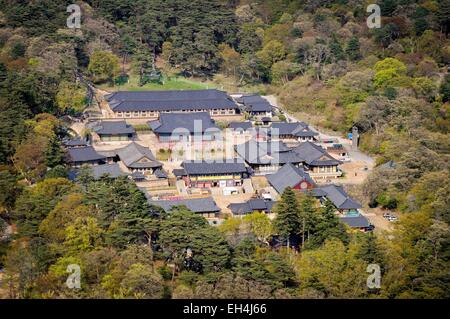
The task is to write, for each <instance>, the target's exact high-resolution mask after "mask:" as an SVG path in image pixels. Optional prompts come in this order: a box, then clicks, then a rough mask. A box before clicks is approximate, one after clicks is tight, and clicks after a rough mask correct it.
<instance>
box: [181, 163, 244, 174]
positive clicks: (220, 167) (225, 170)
mask: <svg viewBox="0 0 450 319" xmlns="http://www.w3.org/2000/svg"><path fill="white" fill-rule="evenodd" d="M181 166H182V167H183V168H184V170H185V171H186V174H187V175H208V174H242V173H247V168H246V167H245V164H244V162H243V161H241V160H237V159H233V160H224V161H221V162H205V161H202V162H198V161H184V162H183V163H182V164H181Z"/></svg>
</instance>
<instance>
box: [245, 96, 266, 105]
mask: <svg viewBox="0 0 450 319" xmlns="http://www.w3.org/2000/svg"><path fill="white" fill-rule="evenodd" d="M239 102H240V103H242V104H244V105H251V104H253V103H261V102H267V100H266V99H264V98H262V97H261V96H260V95H257V94H252V95H244V96H242V97H241V98H240V99H239Z"/></svg>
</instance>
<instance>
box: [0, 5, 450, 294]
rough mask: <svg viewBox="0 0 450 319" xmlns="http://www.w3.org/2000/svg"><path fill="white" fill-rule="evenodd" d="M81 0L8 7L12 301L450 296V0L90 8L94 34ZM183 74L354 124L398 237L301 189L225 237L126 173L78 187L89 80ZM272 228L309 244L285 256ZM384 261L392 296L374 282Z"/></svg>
mask: <svg viewBox="0 0 450 319" xmlns="http://www.w3.org/2000/svg"><path fill="white" fill-rule="evenodd" d="M373 2H377V3H378V4H379V6H380V8H381V15H382V18H381V27H380V28H374V29H370V28H368V27H367V24H366V20H367V17H368V16H369V13H367V12H366V8H367V6H368V5H369V4H370V3H373ZM71 3H72V1H65V0H52V1H50V0H41V1H31V0H20V1H18V0H0V92H1V93H0V123H1V124H0V269H2V270H3V271H2V274H3V280H2V281H1V284H2V286H0V298H1V297H6V298H449V297H450V283H449V278H450V261H449V258H450V247H449V243H450V227H449V223H450V209H449V207H450V178H449V174H450V173H449V162H450V160H449V157H450V156H449V151H450V135H449V130H450V106H449V100H450V75H448V69H449V66H450V41H449V38H448V35H449V32H450V0H378V1H362V0H337V1H330V0H303V1H296V0H253V1H250V0H190V1H187V0H134V1H130V0H86V1H76V3H77V4H79V5H80V7H81V9H82V16H81V17H82V20H81V29H79V30H74V29H69V28H67V26H66V20H67V18H68V16H69V13H68V12H67V11H66V8H67V6H68V5H69V4H71ZM175 78H183V79H184V78H185V79H189V80H192V81H196V82H199V83H209V84H210V85H212V86H215V87H218V88H223V87H225V86H226V87H227V88H228V87H231V89H232V90H234V91H240V92H249V93H250V92H255V93H261V94H273V95H276V96H277V97H278V99H279V101H280V102H281V103H282V105H283V106H284V107H285V108H286V110H288V111H289V112H290V113H292V114H295V115H297V116H298V117H300V118H305V120H307V121H308V122H311V123H312V124H314V125H316V126H318V127H320V128H322V129H324V130H329V131H334V132H339V134H342V135H343V136H345V135H346V134H347V133H349V132H350V131H351V128H352V127H353V126H356V127H357V128H358V129H359V131H360V133H361V142H360V148H361V149H362V150H364V151H365V152H367V153H368V154H371V155H372V156H374V157H376V162H377V167H376V168H375V169H374V171H373V172H372V173H371V175H370V176H369V178H368V180H367V181H366V183H365V185H364V186H363V187H362V193H363V196H364V201H365V202H366V203H368V205H370V206H371V207H381V208H383V209H389V210H392V211H396V212H398V213H399V214H400V216H401V217H400V220H399V221H398V222H397V223H396V224H395V226H394V230H393V231H391V232H389V233H384V232H375V233H359V232H352V231H350V230H348V229H346V228H345V226H344V225H343V224H342V223H341V222H340V221H339V220H338V218H337V217H336V216H334V214H333V212H332V211H333V208H332V207H330V205H331V204H327V205H325V206H324V207H319V206H317V205H316V204H315V202H314V201H313V200H312V199H311V198H310V197H309V196H303V195H299V194H296V193H295V192H293V191H292V190H291V189H287V190H286V191H285V192H284V193H283V195H282V199H281V201H280V202H279V203H278V204H277V207H276V212H277V218H276V219H275V220H274V221H272V222H271V221H270V220H269V219H268V218H267V217H266V216H265V214H260V213H254V214H251V215H248V216H246V217H245V218H244V219H234V218H230V219H228V220H227V221H226V222H225V223H224V224H222V225H221V226H220V227H214V226H210V225H209V224H208V223H207V221H206V220H205V219H204V218H203V217H201V216H198V215H196V214H194V213H192V212H191V211H189V210H187V209H186V207H177V208H174V209H173V210H172V211H171V212H170V213H169V214H166V213H165V212H164V211H162V210H161V209H159V208H157V207H153V206H150V205H149V203H148V202H147V200H146V198H145V195H144V194H143V193H142V192H141V191H140V190H139V189H138V188H137V187H136V185H135V184H134V183H132V182H131V181H130V180H128V179H126V178H118V179H110V178H102V179H100V180H94V179H93V178H92V176H90V175H89V173H88V172H83V173H81V174H80V175H79V176H78V178H77V180H76V181H70V180H69V179H68V165H67V155H66V154H65V150H64V148H63V147H62V146H61V139H62V138H64V137H65V136H67V134H68V129H67V120H66V118H67V116H73V117H77V116H80V115H81V114H82V112H83V111H84V110H85V108H86V107H87V105H88V104H89V100H90V98H89V94H88V93H89V90H88V87H87V86H86V81H84V80H83V79H87V80H88V81H89V83H93V84H94V85H98V86H101V87H102V88H111V89H112V88H115V87H119V88H120V86H121V85H124V83H125V82H126V81H127V79H136V83H137V84H138V86H141V87H144V88H145V86H146V85H149V84H154V85H162V84H161V83H164V82H167V81H170V80H171V79H175ZM389 161H392V163H395V165H394V166H393V167H391V168H389V169H388V168H386V166H385V165H383V164H385V163H387V162H389ZM8 229H13V231H12V234H7V231H8ZM274 235H277V236H281V237H283V236H284V237H286V238H289V236H291V235H299V236H303V238H306V240H304V242H303V243H302V245H301V247H298V249H296V250H294V249H292V248H290V247H284V248H279V249H273V248H272V247H271V246H270V245H269V244H268V243H269V241H270V239H271V238H272V236H274ZM373 263H376V264H379V265H380V266H381V271H382V281H381V288H378V289H367V286H366V279H367V276H368V273H367V272H366V269H367V265H369V264H373ZM70 264H79V265H81V271H82V274H83V276H82V289H80V290H73V289H69V288H68V287H66V285H65V281H66V278H67V272H66V268H67V265H70Z"/></svg>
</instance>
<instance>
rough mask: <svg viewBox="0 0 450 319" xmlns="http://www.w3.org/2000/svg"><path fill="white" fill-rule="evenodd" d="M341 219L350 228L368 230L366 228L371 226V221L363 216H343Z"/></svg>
mask: <svg viewBox="0 0 450 319" xmlns="http://www.w3.org/2000/svg"><path fill="white" fill-rule="evenodd" d="M339 219H340V220H341V221H342V222H344V223H345V224H347V225H348V226H350V227H353V228H366V227H369V226H370V222H369V220H368V219H367V218H366V217H365V216H363V215H359V216H342V217H339Z"/></svg>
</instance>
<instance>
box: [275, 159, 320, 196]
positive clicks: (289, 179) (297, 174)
mask: <svg viewBox="0 0 450 319" xmlns="http://www.w3.org/2000/svg"><path fill="white" fill-rule="evenodd" d="M266 177H267V180H268V181H269V183H270V185H272V187H273V188H275V190H276V191H277V192H278V193H280V194H281V193H283V191H284V190H285V189H286V188H287V187H294V186H296V185H298V184H299V183H300V182H301V181H303V180H305V181H307V182H308V183H310V184H312V185H315V183H314V181H313V180H312V178H311V177H310V176H309V174H308V173H306V172H305V171H304V170H303V168H300V167H296V166H294V165H292V164H286V165H284V166H283V167H282V168H280V169H279V170H278V171H277V172H276V173H275V174H272V175H268V176H266Z"/></svg>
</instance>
